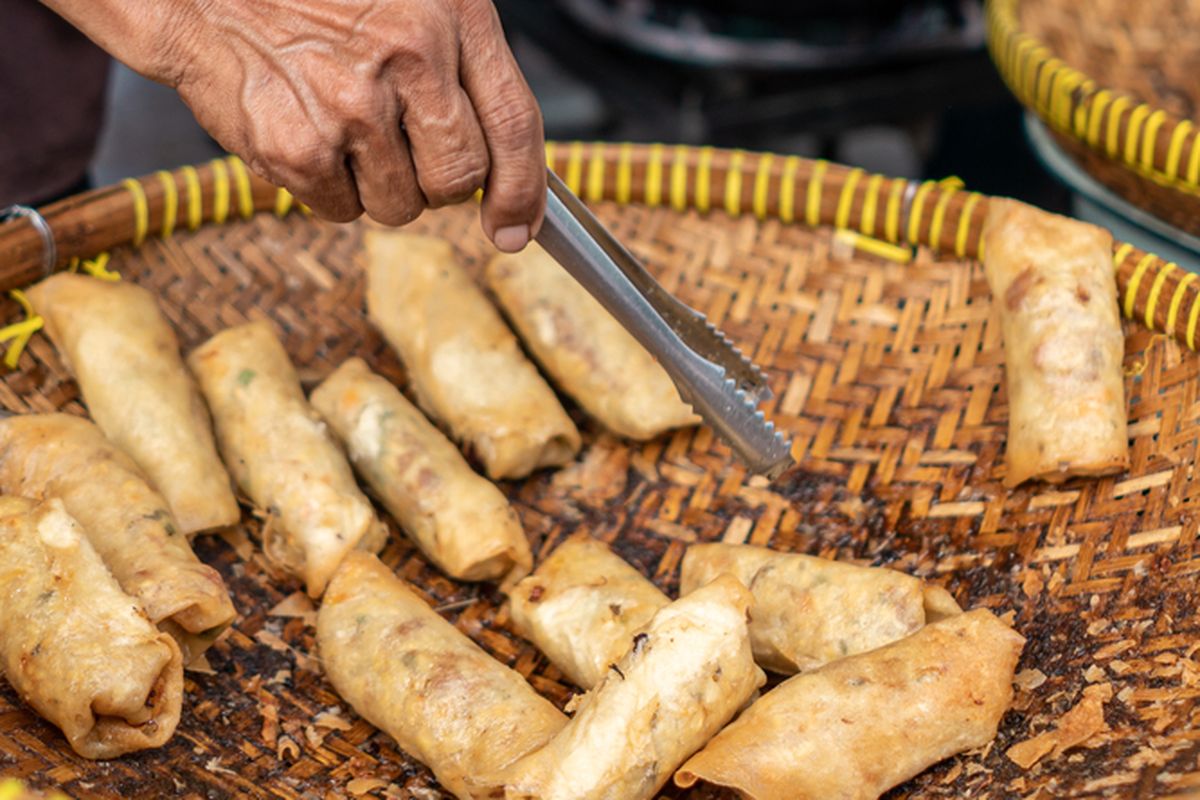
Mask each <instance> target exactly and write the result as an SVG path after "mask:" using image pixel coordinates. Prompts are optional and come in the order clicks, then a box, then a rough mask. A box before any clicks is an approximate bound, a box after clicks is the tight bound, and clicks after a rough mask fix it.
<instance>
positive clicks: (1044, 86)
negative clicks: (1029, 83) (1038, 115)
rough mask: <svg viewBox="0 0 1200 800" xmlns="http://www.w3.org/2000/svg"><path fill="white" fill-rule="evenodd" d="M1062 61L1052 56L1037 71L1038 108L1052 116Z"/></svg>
mask: <svg viewBox="0 0 1200 800" xmlns="http://www.w3.org/2000/svg"><path fill="white" fill-rule="evenodd" d="M1061 68H1062V62H1061V61H1059V60H1058V59H1057V58H1051V59H1050V60H1049V61H1046V62H1044V63H1043V64H1042V65H1041V68H1040V69H1039V70H1038V73H1037V97H1036V100H1037V108H1038V109H1039V110H1040V111H1041V112H1042V114H1043V115H1046V116H1050V105H1051V101H1052V100H1053V98H1054V84H1055V83H1056V82H1057V81H1058V77H1059V72H1060V71H1061Z"/></svg>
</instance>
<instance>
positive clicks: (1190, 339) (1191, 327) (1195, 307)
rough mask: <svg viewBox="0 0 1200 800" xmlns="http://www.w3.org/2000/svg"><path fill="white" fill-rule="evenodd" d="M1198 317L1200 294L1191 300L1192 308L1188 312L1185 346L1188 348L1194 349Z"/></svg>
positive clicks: (1199, 317)
mask: <svg viewBox="0 0 1200 800" xmlns="http://www.w3.org/2000/svg"><path fill="white" fill-rule="evenodd" d="M1197 319H1200V294H1197V295H1196V299H1195V300H1193V301H1192V310H1191V311H1190V312H1189V313H1188V323H1187V346H1188V349H1189V350H1195V349H1196V321H1197Z"/></svg>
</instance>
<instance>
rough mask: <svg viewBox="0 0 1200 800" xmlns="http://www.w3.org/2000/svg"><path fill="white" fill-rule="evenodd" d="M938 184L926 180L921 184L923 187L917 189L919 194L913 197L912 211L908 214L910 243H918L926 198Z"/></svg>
mask: <svg viewBox="0 0 1200 800" xmlns="http://www.w3.org/2000/svg"><path fill="white" fill-rule="evenodd" d="M936 185H937V184H936V183H934V182H933V181H925V182H924V183H922V184H921V188H919V189H917V195H916V197H914V198H913V204H912V211H911V212H909V215H908V243H909V244H917V243H918V239H917V235H918V234H919V233H920V232H921V215H922V214H923V213H924V212H925V198H926V197H928V196H929V193H930V192H932V191H933V187H934V186H936Z"/></svg>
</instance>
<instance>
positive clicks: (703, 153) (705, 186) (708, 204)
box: [695, 147, 713, 214]
mask: <svg viewBox="0 0 1200 800" xmlns="http://www.w3.org/2000/svg"><path fill="white" fill-rule="evenodd" d="M712 156H713V150H712V148H711V147H701V148H700V155H699V158H697V159H696V201H695V206H696V210H697V211H699V212H700V213H702V214H707V213H708V212H709V210H710V209H711V208H712Z"/></svg>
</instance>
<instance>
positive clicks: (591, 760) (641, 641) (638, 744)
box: [499, 575, 766, 800]
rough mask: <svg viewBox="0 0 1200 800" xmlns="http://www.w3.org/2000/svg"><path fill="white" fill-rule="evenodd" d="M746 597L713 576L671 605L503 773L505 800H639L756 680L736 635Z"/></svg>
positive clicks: (759, 677) (745, 641)
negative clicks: (545, 736) (568, 716)
mask: <svg viewBox="0 0 1200 800" xmlns="http://www.w3.org/2000/svg"><path fill="white" fill-rule="evenodd" d="M750 601H751V597H750V593H749V592H747V591H746V588H745V587H744V586H742V585H741V583H739V582H738V581H737V580H736V579H735V578H733V577H732V576H729V575H722V576H721V577H720V578H718V579H717V580H715V581H713V582H712V583H710V584H709V585H708V586H705V587H703V588H700V589H697V590H696V591H695V592H692V594H690V595H688V596H687V597H684V598H682V599H680V600H677V601H675V602H674V603H671V604H670V605H668V606H666V607H665V608H663V609H661V610H660V611H659V612H658V613H657V614H655V615H654V619H652V620H651V622H650V624H649V625H648V626H647V627H646V628H645V629H643V630H642V631H641V632H640V633H638V634H636V636H635V637H634V639H633V642H632V643H631V644H632V647H631V648H630V649H629V651H628V652H626V654H625V656H624V657H622V659H621V660H620V662H619V663H617V664H615V665H614V666H613V667H612V668H611V669H610V670H609V673H608V674H607V675H606V676H605V677H604V679H603V680H602V681H601V682H600V683H599V684H597V686H596V688H595V689H593V690H592V691H591V692H589V693H588V694H587V695H585V696H584V698H583V702H582V703H581V704H580V706H579V710H578V711H577V712H576V714H575V716H574V718H573V719H572V720H571V722H570V723H568V724H567V726H566V727H565V728H563V729H562V731H561V732H560V733H559V734H558V735H557V736H555V737H554V738H553V739H551V740H550V742H549V743H548V744H547V745H546V746H545V747H543V748H542V749H540V750H537V751H535V752H534V753H532V754H530V755H529V756H526V757H525V758H524V759H522V760H521V761H519V762H517V763H516V764H514V765H513V766H512V768H511V769H510V770H508V771H507V772H506V773H505V774H504V776H503V779H502V781H499V782H500V783H503V785H504V787H505V794H504V796H505V797H506V798H507V799H508V800H517V799H518V798H521V799H522V800H526V799H530V798H537V800H600V798H606V799H607V798H611V799H612V800H617V799H618V798H619V800H644V799H646V798H651V797H653V796H654V794H655V792H657V791H658V789H659V788H660V787H661V786H662V785H663V784H664V783H666V782H667V780H668V779H669V778H670V777H671V773H672V772H674V770H675V768H676V767H678V766H679V765H680V764H682V763H683V761H684V759H686V758H687V757H688V756H689V755H691V754H692V753H694V752H695V751H696V750H697V749H699V748H700V747H702V746H703V745H704V743H705V742H707V741H708V740H709V739H710V738H711V737H712V736H713V734H715V733H716V732H717V731H718V730H720V729H721V727H722V726H723V725H724V724H725V723H726V722H728V721H729V719H730V718H731V717H732V716H733V715H734V714H735V713H736V712H737V711H738V709H740V708H741V707H742V706H743V705H744V704H745V702H746V700H747V699H749V697H750V696H751V695H752V694H753V693H754V691H755V690H756V689H757V688H758V687H759V686H761V685H762V684H763V682H764V681H765V680H766V678H765V676H764V675H763V673H762V670H760V669H759V668H758V667H757V666H755V664H754V657H753V655H752V654H751V652H750V639H749V636H748V635H747V633H746V611H747V608H748V607H749V605H750Z"/></svg>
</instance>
